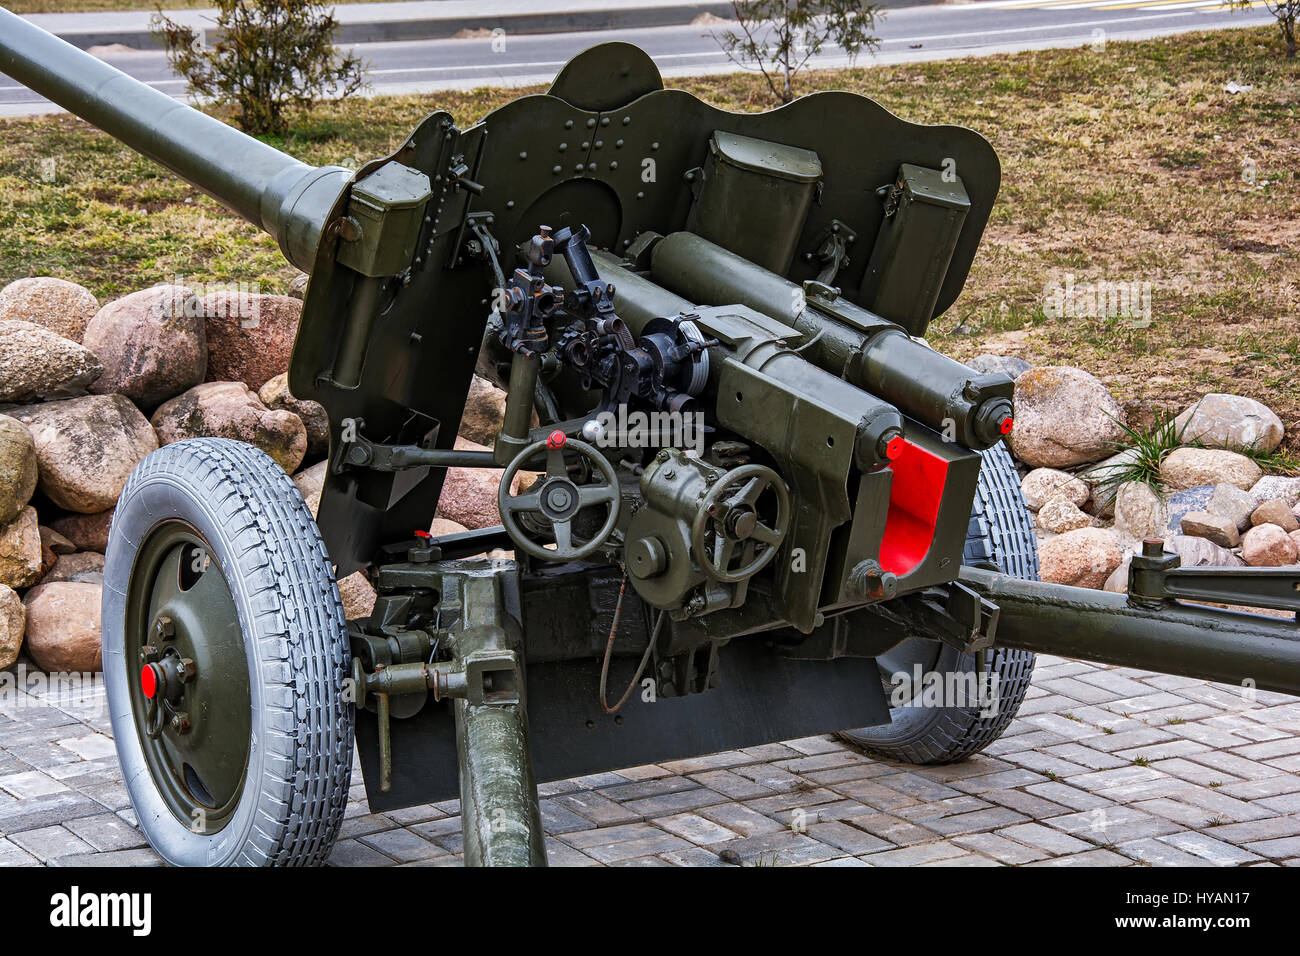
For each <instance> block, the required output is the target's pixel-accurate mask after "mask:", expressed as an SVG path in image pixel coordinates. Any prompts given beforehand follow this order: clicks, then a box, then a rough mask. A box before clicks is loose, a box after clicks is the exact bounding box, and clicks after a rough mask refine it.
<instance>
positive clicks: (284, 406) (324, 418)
mask: <svg viewBox="0 0 1300 956" xmlns="http://www.w3.org/2000/svg"><path fill="white" fill-rule="evenodd" d="M257 397H258V398H259V399H261V401H262V404H263V405H265V406H266V407H267V408H269V409H271V410H272V411H277V410H282V411H286V412H293V413H294V414H295V415H297V416H298V417H299V418H301V419H302V424H303V427H304V428H306V429H307V457H308V458H319V457H321V456H322V455H324V454H326V453H327V452H328V451H329V450H330V416H329V413H328V412H326V411H325V406H324V405H322V404H321V403H320V402H313V401H311V400H310V399H298V398H294V397H293V393H292V392H290V391H289V373H288V372H281V373H280V374H279V375H277V376H275V378H272V379H268V380H267V382H266V384H265V385H263V386H262V387H261V388H260V389H258V391H257Z"/></svg>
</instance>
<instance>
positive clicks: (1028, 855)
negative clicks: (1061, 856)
mask: <svg viewBox="0 0 1300 956" xmlns="http://www.w3.org/2000/svg"><path fill="white" fill-rule="evenodd" d="M952 842H953V843H955V844H956V845H957V846H961V847H965V848H966V849H968V850H975V851H976V852H979V853H983V854H984V855H985V856H989V857H992V858H993V859H995V860H997V861H998V862H1000V863H1007V864H1017V865H1018V864H1021V863H1032V862H1033V861H1034V860H1042V859H1046V858H1047V856H1048V855H1049V854H1048V853H1047V852H1045V851H1043V850H1041V849H1035V848H1033V847H1028V846H1025V845H1024V844H1022V843H1017V842H1015V841H1013V840H1008V839H1006V838H1005V837H1000V836H998V835H997V834H995V833H971V834H969V835H967V836H959V837H955V838H954V839H953V841H952Z"/></svg>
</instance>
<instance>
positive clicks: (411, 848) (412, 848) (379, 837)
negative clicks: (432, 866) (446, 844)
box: [358, 830, 446, 863]
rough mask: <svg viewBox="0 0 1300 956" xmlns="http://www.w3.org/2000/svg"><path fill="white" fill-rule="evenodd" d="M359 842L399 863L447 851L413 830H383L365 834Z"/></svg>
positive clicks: (439, 854) (422, 858) (423, 858)
mask: <svg viewBox="0 0 1300 956" xmlns="http://www.w3.org/2000/svg"><path fill="white" fill-rule="evenodd" d="M358 842H360V843H363V844H365V845H366V846H368V847H370V848H371V849H372V850H378V851H379V852H380V853H382V854H384V856H387V857H391V858H392V859H394V860H397V861H398V862H399V863H411V862H413V861H415V860H426V859H428V858H429V857H432V856H441V855H443V854H444V853H445V852H446V851H445V850H443V849H442V848H441V847H439V846H437V845H436V844H434V843H430V842H429V841H428V840H425V839H424V838H423V837H421V836H419V835H418V834H416V833H414V832H412V831H411V830H383V831H380V832H378V833H371V834H368V835H366V836H363V837H361V838H360V840H359V841H358Z"/></svg>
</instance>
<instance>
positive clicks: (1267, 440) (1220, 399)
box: [1174, 392, 1283, 452]
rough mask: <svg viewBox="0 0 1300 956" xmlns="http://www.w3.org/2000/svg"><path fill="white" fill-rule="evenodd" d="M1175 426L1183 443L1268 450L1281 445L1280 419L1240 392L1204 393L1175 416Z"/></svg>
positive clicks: (1231, 448) (1236, 449)
mask: <svg viewBox="0 0 1300 956" xmlns="http://www.w3.org/2000/svg"><path fill="white" fill-rule="evenodd" d="M1174 427H1175V428H1176V429H1177V430H1178V431H1177V434H1178V435H1179V436H1180V440H1181V441H1182V442H1184V443H1186V444H1188V445H1194V444H1195V445H1204V446H1205V447H1206V448H1226V449H1229V450H1231V451H1247V450H1250V449H1254V450H1257V451H1263V452H1268V451H1272V450H1273V449H1275V448H1276V447H1277V446H1278V445H1280V444H1282V431H1283V429H1282V419H1280V418H1278V417H1277V415H1275V414H1273V412H1272V410H1271V409H1270V408H1269V407H1268V406H1267V405H1263V404H1261V403H1259V402H1257V401H1255V400H1254V399H1253V398H1246V397H1245V396H1243V395H1224V394H1221V393H1218V392H1214V393H1211V394H1209V395H1206V396H1205V397H1204V398H1203V399H1201V400H1200V401H1199V402H1197V403H1196V404H1195V405H1193V406H1192V407H1191V408H1188V409H1186V410H1184V411H1183V412H1182V414H1180V415H1179V416H1178V417H1177V418H1175V419H1174Z"/></svg>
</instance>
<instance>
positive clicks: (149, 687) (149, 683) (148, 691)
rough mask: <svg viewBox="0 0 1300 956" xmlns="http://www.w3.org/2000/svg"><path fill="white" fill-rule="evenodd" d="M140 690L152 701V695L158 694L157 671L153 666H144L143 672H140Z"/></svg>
mask: <svg viewBox="0 0 1300 956" xmlns="http://www.w3.org/2000/svg"><path fill="white" fill-rule="evenodd" d="M140 689H141V690H142V691H144V696H145V697H147V698H148V699H149V700H153V696H154V694H156V693H158V671H157V670H156V669H155V665H153V664H145V665H144V670H142V671H141V672H140Z"/></svg>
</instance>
